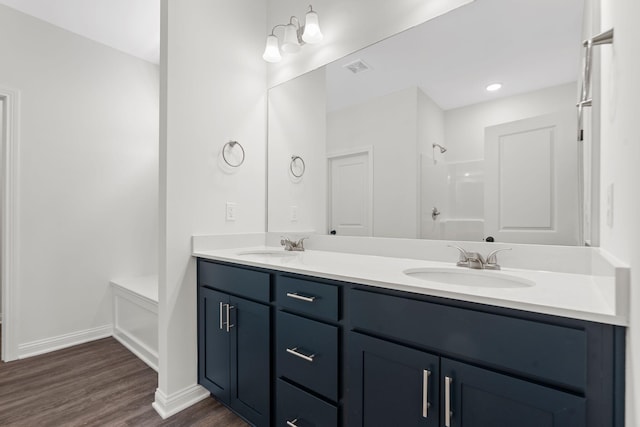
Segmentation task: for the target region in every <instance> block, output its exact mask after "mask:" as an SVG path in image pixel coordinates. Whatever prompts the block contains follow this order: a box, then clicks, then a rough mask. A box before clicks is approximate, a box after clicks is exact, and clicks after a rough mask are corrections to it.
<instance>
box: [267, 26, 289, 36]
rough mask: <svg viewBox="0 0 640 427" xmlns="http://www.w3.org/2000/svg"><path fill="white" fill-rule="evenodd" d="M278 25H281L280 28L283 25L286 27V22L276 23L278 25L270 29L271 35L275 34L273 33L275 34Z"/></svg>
mask: <svg viewBox="0 0 640 427" xmlns="http://www.w3.org/2000/svg"><path fill="white" fill-rule="evenodd" d="M278 27H282V28H284V27H286V24H278V25H276V26H275V27H273V28H272V29H271V34H270V35H271V36H275V35H276V34H275V33H276V28H278Z"/></svg>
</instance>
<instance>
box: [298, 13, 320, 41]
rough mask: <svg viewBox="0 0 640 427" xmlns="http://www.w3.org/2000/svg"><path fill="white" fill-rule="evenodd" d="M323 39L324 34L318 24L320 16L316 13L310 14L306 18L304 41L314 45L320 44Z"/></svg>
mask: <svg viewBox="0 0 640 427" xmlns="http://www.w3.org/2000/svg"><path fill="white" fill-rule="evenodd" d="M322 38H323V36H322V32H321V31H320V25H319V24H318V14H317V13H315V12H314V11H311V12H308V13H307V16H306V18H305V24H304V33H303V34H302V40H304V41H305V42H306V43H309V44H313V43H320V42H321V41H322Z"/></svg>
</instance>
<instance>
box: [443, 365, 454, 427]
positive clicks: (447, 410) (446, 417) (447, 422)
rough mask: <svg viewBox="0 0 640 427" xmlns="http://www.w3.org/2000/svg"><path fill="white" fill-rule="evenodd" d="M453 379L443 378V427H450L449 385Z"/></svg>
mask: <svg viewBox="0 0 640 427" xmlns="http://www.w3.org/2000/svg"><path fill="white" fill-rule="evenodd" d="M452 382H453V378H451V377H444V427H451V415H452V414H453V413H452V412H451V383H452Z"/></svg>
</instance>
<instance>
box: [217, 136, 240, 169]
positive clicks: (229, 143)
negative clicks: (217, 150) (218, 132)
mask: <svg viewBox="0 0 640 427" xmlns="http://www.w3.org/2000/svg"><path fill="white" fill-rule="evenodd" d="M236 145H237V146H238V147H240V150H241V151H242V158H241V159H240V161H239V162H238V163H231V162H230V161H229V159H227V156H225V154H224V152H225V151H226V150H227V148H229V149H230V150H232V149H233V147H235V146H236ZM222 158H223V159H224V162H225V163H226V164H228V165H229V166H231V167H232V168H237V167H238V166H240V165H241V164H243V163H244V148H242V145H241V144H240V143H239V142H238V141H229V142H227V143H226V144H224V147H222Z"/></svg>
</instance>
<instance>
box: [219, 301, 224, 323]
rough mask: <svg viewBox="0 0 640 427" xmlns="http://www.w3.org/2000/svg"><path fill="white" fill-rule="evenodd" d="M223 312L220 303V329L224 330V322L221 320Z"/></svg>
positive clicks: (221, 303) (222, 306) (222, 305)
mask: <svg viewBox="0 0 640 427" xmlns="http://www.w3.org/2000/svg"><path fill="white" fill-rule="evenodd" d="M223 310H224V303H223V302H222V301H220V329H223V328H224V320H223V317H224V315H223V314H222V312H223Z"/></svg>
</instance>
